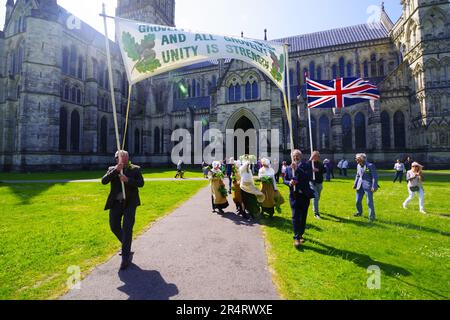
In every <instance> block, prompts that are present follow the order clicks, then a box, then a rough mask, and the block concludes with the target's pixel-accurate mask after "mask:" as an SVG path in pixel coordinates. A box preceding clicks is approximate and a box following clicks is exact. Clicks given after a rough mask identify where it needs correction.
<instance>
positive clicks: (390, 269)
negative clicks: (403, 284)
mask: <svg viewBox="0 0 450 320" xmlns="http://www.w3.org/2000/svg"><path fill="white" fill-rule="evenodd" d="M309 243H311V244H315V245H318V246H320V247H321V248H317V247H312V246H308V245H304V246H302V247H301V248H300V249H299V250H300V251H303V250H309V251H314V252H317V253H318V254H321V255H326V256H331V257H338V258H341V259H344V260H347V261H350V262H353V263H354V264H356V265H358V266H359V267H361V268H364V269H367V268H368V267H370V266H378V267H380V269H381V270H382V272H384V273H385V274H386V275H388V276H390V277H395V276H398V275H402V276H410V275H411V273H410V272H409V271H408V270H406V269H404V268H402V267H399V266H395V265H392V264H388V263H384V262H380V261H376V260H374V259H372V258H371V257H370V256H368V255H366V254H361V253H357V252H352V251H348V250H342V249H337V248H334V247H331V246H328V245H326V244H323V243H320V242H318V241H316V240H310V241H309Z"/></svg>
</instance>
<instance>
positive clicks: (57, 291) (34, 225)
mask: <svg viewBox="0 0 450 320" xmlns="http://www.w3.org/2000/svg"><path fill="white" fill-rule="evenodd" d="M66 175H69V174H66ZM44 178H45V179H48V178H49V177H48V176H45V177H44ZM206 184H207V182H206V181H190V182H186V183H179V182H147V183H146V185H145V187H144V188H143V189H141V200H142V203H143V205H142V206H141V207H139V208H138V210H137V215H136V225H135V228H134V230H135V236H136V235H138V234H140V233H142V232H143V231H144V230H146V229H147V228H148V227H149V225H150V224H151V222H153V221H155V220H156V219H158V218H160V217H162V216H164V215H165V214H167V213H169V212H171V211H173V210H174V209H175V208H176V207H177V206H179V205H180V204H182V203H183V202H184V201H186V200H187V199H188V198H190V197H191V196H192V195H194V194H195V193H196V192H197V191H198V190H199V189H200V188H201V187H204V186H206ZM108 191H109V186H102V185H101V184H99V183H72V184H20V185H19V184H18V185H5V184H0V195H1V197H0V206H1V208H2V211H3V214H1V215H0V243H1V247H0V300H1V299H52V298H57V297H58V296H59V295H61V294H62V293H64V292H65V291H66V290H67V287H66V285H65V283H66V280H67V278H68V277H69V275H68V274H67V268H68V267H69V266H72V265H76V266H80V268H81V272H82V274H83V275H86V274H88V273H89V271H91V270H92V269H93V268H94V267H95V266H96V265H98V264H100V263H102V262H104V261H106V260H107V259H108V258H109V257H111V256H112V255H114V254H115V253H117V251H118V249H119V248H120V245H119V243H118V241H117V240H116V239H115V238H114V236H113V235H112V233H111V231H110V230H109V225H108V212H106V211H103V207H104V204H105V200H106V197H107V194H108Z"/></svg>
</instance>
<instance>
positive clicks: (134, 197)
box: [102, 165, 144, 210]
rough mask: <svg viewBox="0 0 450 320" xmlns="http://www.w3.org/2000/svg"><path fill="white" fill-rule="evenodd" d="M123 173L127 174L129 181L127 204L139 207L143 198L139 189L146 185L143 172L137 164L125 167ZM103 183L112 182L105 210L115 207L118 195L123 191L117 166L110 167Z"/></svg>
mask: <svg viewBox="0 0 450 320" xmlns="http://www.w3.org/2000/svg"><path fill="white" fill-rule="evenodd" d="M123 174H124V175H125V176H127V178H128V182H126V183H125V195H126V198H127V199H126V201H125V206H126V207H128V206H130V205H132V206H134V207H138V206H140V205H141V199H140V198H139V189H138V188H142V187H143V186H144V178H143V177H142V174H141V168H140V167H138V166H135V165H131V166H130V167H128V168H124V170H123ZM102 183H103V184H104V185H106V184H108V183H111V191H110V192H109V196H108V200H107V201H106V205H105V210H109V209H111V208H112V207H113V205H114V201H115V200H116V199H117V196H118V195H119V194H120V193H121V192H122V184H121V182H120V178H119V172H118V171H117V170H116V167H115V166H114V167H109V169H108V172H107V173H106V174H105V175H104V176H103V178H102Z"/></svg>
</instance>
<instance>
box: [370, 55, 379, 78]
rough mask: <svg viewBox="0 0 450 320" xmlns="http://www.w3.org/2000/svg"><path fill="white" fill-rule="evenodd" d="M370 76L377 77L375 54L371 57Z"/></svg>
mask: <svg viewBox="0 0 450 320" xmlns="http://www.w3.org/2000/svg"><path fill="white" fill-rule="evenodd" d="M370 76H371V77H376V76H377V55H376V54H375V53H374V54H372V55H371V56H370Z"/></svg>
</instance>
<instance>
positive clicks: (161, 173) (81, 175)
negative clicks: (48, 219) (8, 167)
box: [0, 167, 203, 181]
mask: <svg viewBox="0 0 450 320" xmlns="http://www.w3.org/2000/svg"><path fill="white" fill-rule="evenodd" d="M184 171H185V175H184V177H185V178H201V177H203V175H202V173H201V170H200V168H198V169H195V168H188V169H186V170H184ZM105 172H106V169H105V170H101V171H100V170H96V171H70V172H67V171H64V172H63V171H55V172H33V173H5V172H1V173H0V181H8V180H18V181H23V180H27V181H28V180H29V181H36V180H90V179H100V178H101V177H102V176H103V175H104V174H105ZM142 174H143V176H144V178H146V179H160V178H174V177H175V174H176V170H175V169H174V168H145V167H144V168H142Z"/></svg>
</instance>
